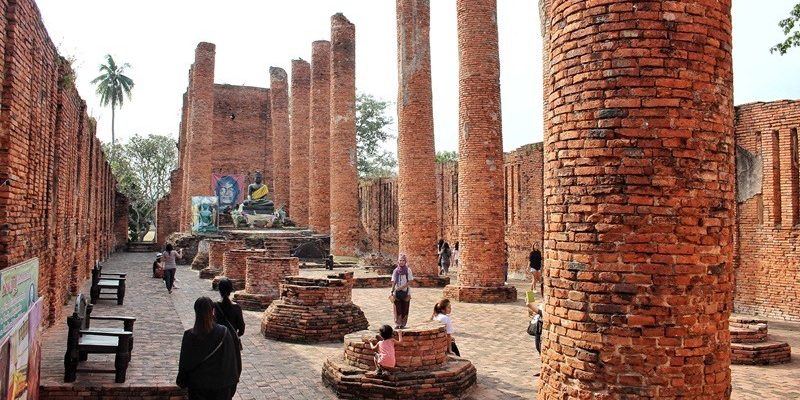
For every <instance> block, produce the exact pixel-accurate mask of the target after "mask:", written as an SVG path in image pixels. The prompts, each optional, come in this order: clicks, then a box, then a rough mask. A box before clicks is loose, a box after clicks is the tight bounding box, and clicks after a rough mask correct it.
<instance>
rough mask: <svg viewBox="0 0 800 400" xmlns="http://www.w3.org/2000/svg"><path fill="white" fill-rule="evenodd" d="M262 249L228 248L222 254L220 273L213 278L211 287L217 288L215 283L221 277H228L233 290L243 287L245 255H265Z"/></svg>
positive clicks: (245, 265) (245, 270)
mask: <svg viewBox="0 0 800 400" xmlns="http://www.w3.org/2000/svg"><path fill="white" fill-rule="evenodd" d="M266 255H267V251H266V250H264V249H229V250H228V251H226V252H225V253H224V254H223V255H222V275H220V276H218V277H217V278H215V279H214V281H213V283H212V288H213V289H216V288H217V283H219V280H220V279H222V278H228V279H230V281H231V283H233V288H234V289H235V290H242V289H244V285H245V279H246V277H247V257H253V256H262V257H263V256H266Z"/></svg>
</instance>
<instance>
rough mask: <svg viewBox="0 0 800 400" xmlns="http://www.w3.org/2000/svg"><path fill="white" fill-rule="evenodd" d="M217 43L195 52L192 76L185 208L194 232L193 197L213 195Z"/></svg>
mask: <svg viewBox="0 0 800 400" xmlns="http://www.w3.org/2000/svg"><path fill="white" fill-rule="evenodd" d="M215 51H216V46H215V45H214V44H213V43H206V42H201V43H200V44H198V45H197V49H196V50H195V52H194V65H193V66H192V71H191V72H192V75H191V81H190V82H191V89H190V93H191V97H192V100H191V110H190V112H189V126H188V128H189V132H188V136H189V140H188V142H187V144H186V148H187V151H188V154H189V159H188V161H187V171H186V175H187V177H186V183H187V185H186V198H185V199H184V204H182V205H181V207H182V208H183V209H184V210H187V211H186V212H185V215H186V218H185V219H184V222H185V225H184V226H182V227H181V228H182V229H186V230H187V231H188V230H191V225H192V217H191V215H192V212H191V200H192V196H208V195H210V194H211V163H212V161H213V156H214V151H213V146H212V139H213V135H212V128H213V123H214V55H215Z"/></svg>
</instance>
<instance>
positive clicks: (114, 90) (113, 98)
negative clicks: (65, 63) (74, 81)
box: [92, 54, 133, 144]
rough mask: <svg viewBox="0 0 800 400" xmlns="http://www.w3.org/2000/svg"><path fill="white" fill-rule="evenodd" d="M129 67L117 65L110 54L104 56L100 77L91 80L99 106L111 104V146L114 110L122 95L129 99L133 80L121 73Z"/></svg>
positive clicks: (120, 104) (119, 105)
mask: <svg viewBox="0 0 800 400" xmlns="http://www.w3.org/2000/svg"><path fill="white" fill-rule="evenodd" d="M129 67H130V65H129V64H128V63H125V64H123V65H117V63H116V62H114V58H113V57H111V54H106V63H105V64H100V76H98V77H97V78H94V79H93V80H92V84H93V85H97V94H99V95H100V105H103V106H107V105H108V104H109V103H111V144H114V110H116V108H117V107H122V102H123V99H124V96H123V95H127V96H128V100H130V99H131V89H133V80H132V79H131V78H128V77H127V76H125V75H124V74H123V73H124V72H125V69H126V68H129Z"/></svg>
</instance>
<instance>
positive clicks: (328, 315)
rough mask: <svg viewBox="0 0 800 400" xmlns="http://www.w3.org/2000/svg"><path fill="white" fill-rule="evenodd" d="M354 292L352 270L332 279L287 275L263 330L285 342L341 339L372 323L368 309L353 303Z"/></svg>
mask: <svg viewBox="0 0 800 400" xmlns="http://www.w3.org/2000/svg"><path fill="white" fill-rule="evenodd" d="M352 292H353V273H352V272H348V273H344V274H339V275H331V276H330V277H329V279H311V278H301V277H299V276H291V277H287V278H286V279H285V281H284V282H283V283H282V284H281V298H280V300H276V301H273V302H272V304H271V305H270V306H269V308H268V309H267V311H265V312H264V318H263V320H262V322H261V333H262V334H263V335H264V336H265V337H267V338H270V339H276V340H281V341H285V342H296V343H316V342H335V341H340V340H342V339H343V338H344V336H345V335H346V334H348V333H351V332H355V331H359V330H362V329H366V328H367V326H369V323H368V322H367V318H366V317H365V316H364V312H363V311H361V308H359V307H358V306H357V305H355V304H353V302H352Z"/></svg>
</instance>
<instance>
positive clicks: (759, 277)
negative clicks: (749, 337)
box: [734, 100, 800, 321]
mask: <svg viewBox="0 0 800 400" xmlns="http://www.w3.org/2000/svg"><path fill="white" fill-rule="evenodd" d="M798 131H800V101H788V100H784V101H775V102H771V103H752V104H745V105H741V106H738V107H736V144H737V145H738V146H739V147H741V148H742V149H744V150H746V151H748V152H750V153H751V154H752V155H754V156H755V157H757V158H758V160H759V161H760V162H761V165H762V166H763V169H761V170H758V171H756V173H757V174H759V175H760V177H761V185H760V186H759V187H758V189H759V190H758V193H757V194H755V195H754V196H752V197H750V198H747V199H739V203H738V208H737V216H736V218H737V227H738V232H737V246H736V247H737V249H736V254H737V258H736V296H735V297H734V307H735V309H736V311H737V312H742V313H748V314H757V315H765V316H769V317H774V318H782V319H788V320H794V321H799V320H800V285H799V284H798V281H797V277H798V276H800V264H798V263H797V259H798V257H800V251H799V250H798V249H800V229H798V223H799V222H800V206H798V201H800V194H798V190H800V182H798V170H799V168H800V167H798V165H799V164H800V156H798V144H797V143H798ZM756 167H757V166H756ZM741 185H742V183H740V186H741Z"/></svg>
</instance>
